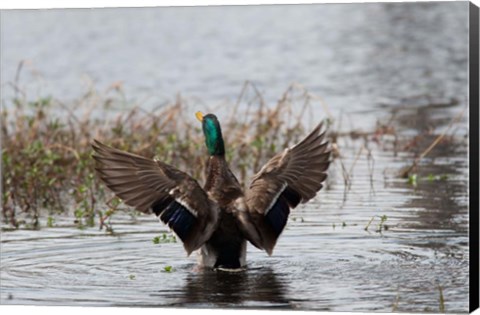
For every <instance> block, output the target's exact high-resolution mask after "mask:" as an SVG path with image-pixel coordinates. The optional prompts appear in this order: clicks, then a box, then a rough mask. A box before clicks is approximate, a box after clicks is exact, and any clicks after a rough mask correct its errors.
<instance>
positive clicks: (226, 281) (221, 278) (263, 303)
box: [158, 268, 290, 308]
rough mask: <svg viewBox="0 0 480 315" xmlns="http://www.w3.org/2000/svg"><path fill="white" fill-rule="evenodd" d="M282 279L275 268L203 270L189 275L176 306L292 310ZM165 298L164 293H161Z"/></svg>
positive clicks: (180, 291)
mask: <svg viewBox="0 0 480 315" xmlns="http://www.w3.org/2000/svg"><path fill="white" fill-rule="evenodd" d="M285 292H286V288H285V285H284V283H283V282H282V280H281V276H279V275H278V274H276V273H275V272H274V271H273V270H272V269H271V268H254V269H246V270H242V271H238V272H226V271H216V270H210V269H208V270H201V271H199V272H193V273H189V274H188V275H187V277H186V278H185V284H184V287H183V288H182V289H181V290H179V291H178V292H177V294H178V296H175V300H176V302H175V303H173V305H174V306H182V307H189V306H190V307H195V306H196V305H201V306H202V307H209V306H219V307H227V306H228V307H232V306H233V307H235V306H237V307H253V308H262V307H268V308H272V307H279V308H289V307H290V305H289V302H288V300H287V298H286V297H285ZM158 294H159V295H160V296H162V297H163V296H165V293H164V292H159V293H158ZM177 294H175V295H177Z"/></svg>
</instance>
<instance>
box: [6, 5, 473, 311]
mask: <svg viewBox="0 0 480 315" xmlns="http://www.w3.org/2000/svg"><path fill="white" fill-rule="evenodd" d="M467 8H468V4H467V3H444V4H433V3H431V4H365V5H318V6H295V7H293V6H268V7H266V6H260V7H232V8H223V7H211V8H168V9H165V8H162V9H134V10H127V9H122V10H113V9H107V10H78V11H64V10H50V11H23V12H20V11H17V12H14V11H11V12H3V13H2V35H3V36H2V41H3V45H2V58H3V59H2V76H3V78H4V80H5V82H7V81H13V80H14V76H15V71H16V66H17V64H18V62H19V60H20V59H29V60H31V62H30V63H29V64H28V65H27V67H26V69H27V70H28V71H26V72H22V80H23V82H24V83H25V86H27V87H28V86H35V89H32V88H29V89H31V90H28V91H27V93H28V95H30V97H34V95H36V94H37V93H39V94H40V95H44V94H49V93H51V94H52V95H55V97H57V98H60V99H65V100H68V99H74V98H76V97H78V96H79V95H81V94H82V93H83V92H84V91H85V85H84V84H83V83H82V82H83V81H82V75H87V76H88V77H90V78H91V79H92V80H93V82H94V84H95V86H96V87H97V88H99V89H100V90H105V89H107V88H108V86H110V85H111V84H112V83H113V82H115V81H117V80H123V81H124V88H125V90H126V95H128V97H131V98H133V99H136V100H145V99H147V98H148V99H147V100H146V101H144V103H143V106H145V107H148V106H154V105H155V104H157V103H158V102H161V101H163V100H164V99H165V98H167V99H168V98H173V97H174V94H175V92H176V91H180V92H182V94H185V95H187V96H188V97H191V98H192V99H195V98H200V99H202V100H203V101H204V102H205V103H213V104H215V103H219V102H221V101H222V100H223V99H232V100H235V98H236V97H237V96H238V94H239V91H240V89H241V86H242V84H243V82H244V81H245V80H246V79H251V80H253V81H254V82H255V83H256V84H257V85H258V86H259V87H260V89H261V90H262V92H263V93H264V95H265V99H266V100H267V101H268V102H270V103H272V102H274V101H275V100H276V99H277V98H278V97H279V96H280V95H281V93H282V92H283V91H284V90H285V88H286V87H287V86H288V84H290V83H291V82H292V81H297V82H299V83H301V84H303V85H305V86H306V87H307V88H308V89H309V90H310V91H312V92H314V93H316V94H318V95H320V96H322V98H323V99H324V100H325V102H326V103H327V104H328V106H329V108H330V110H331V111H332V114H333V115H334V117H339V116H340V117H342V118H341V120H342V126H343V129H347V130H350V129H359V130H363V131H369V130H373V129H374V127H375V122H376V121H377V120H381V121H383V122H386V121H388V118H389V117H390V116H391V115H392V114H393V113H396V114H395V119H394V120H393V122H392V124H393V126H394V127H395V128H396V130H397V132H398V136H399V142H398V144H397V146H395V145H394V144H395V141H394V138H393V136H384V137H382V138H380V140H379V141H378V142H375V141H369V142H368V143H367V144H368V148H369V149H371V153H372V157H373V160H374V163H373V164H371V163H370V162H371V160H370V162H369V160H368V159H367V155H366V152H367V151H366V150H367V149H366V148H365V149H364V150H363V151H362V154H361V155H360V156H359V158H358V160H357V159H356V155H357V153H358V152H359V150H360V148H361V147H362V145H364V142H363V140H362V139H351V138H349V137H345V138H340V139H339V145H340V148H341V150H342V151H341V152H342V156H343V158H342V161H343V163H344V164H345V166H346V168H347V170H350V168H351V169H352V177H351V178H352V182H351V189H350V190H348V191H346V190H345V186H344V182H343V177H342V170H341V165H340V161H339V160H338V159H337V160H335V163H334V164H333V165H332V167H331V168H330V170H329V179H328V185H327V187H326V189H324V190H322V191H321V192H320V193H319V194H318V196H317V198H316V199H315V200H313V201H312V202H310V203H308V204H306V205H304V206H301V207H299V208H298V209H296V210H295V211H294V212H293V213H292V215H291V217H290V220H289V222H288V225H287V228H286V230H285V231H284V233H283V235H282V236H281V238H280V240H279V242H278V244H277V246H276V248H275V250H274V254H273V255H272V256H271V257H269V256H267V255H266V254H265V253H263V252H260V251H259V250H257V249H255V248H253V247H252V246H249V248H248V254H247V261H248V269H247V270H245V271H242V272H239V273H234V274H231V273H224V272H214V271H200V270H197V269H196V268H195V266H196V258H195V257H193V256H194V255H192V257H189V258H186V257H185V253H184V251H183V248H182V246H181V244H180V243H164V244H153V242H152V239H153V237H155V236H158V235H161V234H162V233H163V232H166V231H167V230H166V229H165V227H164V226H163V225H160V224H159V223H158V222H157V221H156V219H155V218H154V217H150V216H140V217H138V218H136V219H132V218H131V217H129V216H127V215H124V216H122V215H117V216H115V217H114V222H113V227H114V231H115V234H114V235H113V236H111V235H108V234H106V233H105V232H104V231H98V230H97V229H96V228H89V229H85V230H79V229H76V228H75V227H74V226H73V222H72V220H73V219H72V218H71V217H70V218H69V217H65V218H61V217H59V218H57V220H56V226H55V227H53V228H44V229H42V230H40V231H28V230H21V231H13V232H9V231H3V232H2V235H1V236H2V238H1V254H2V255H1V266H2V269H1V274H0V279H1V287H0V301H1V303H4V304H42V305H102V306H104V305H129V306H176V307H202V308H205V307H217V306H220V307H244V308H287V309H315V310H331V311H387V312H388V311H392V310H396V311H430V312H438V311H439V308H440V306H441V305H440V289H439V288H441V290H442V292H443V296H444V300H445V305H444V306H445V310H446V311H447V312H454V313H458V312H466V311H467V309H468V267H469V265H468V261H469V250H468V191H467V187H468V161H467V142H468V139H467V138H465V137H466V134H467V131H468V127H467V124H466V118H467V117H463V119H462V120H461V124H459V125H457V126H456V127H455V128H454V136H453V137H447V138H448V139H446V141H443V142H441V143H440V144H439V145H438V146H437V147H436V148H435V149H434V150H433V151H432V152H431V154H430V155H429V156H428V157H427V158H426V159H425V160H424V161H423V162H422V164H421V168H420V169H419V172H418V183H417V186H416V187H414V186H413V185H411V184H409V183H408V181H407V180H406V179H402V178H399V177H398V176H396V172H398V171H399V170H400V169H401V168H402V167H404V166H406V165H408V164H409V163H410V162H411V161H412V160H413V158H414V157H415V156H416V155H418V153H419V152H421V151H423V149H424V148H425V147H427V146H428V145H429V144H430V143H431V141H433V139H434V138H435V136H436V135H438V133H439V132H441V131H443V130H444V128H445V127H446V125H447V124H448V123H449V121H450V119H451V118H452V117H453V115H456V114H457V113H459V112H460V111H461V110H462V108H463V107H464V106H465V105H466V102H467V78H468V76H467V75H468V73H467V56H468V55H467V51H468V50H467V46H466V45H467V38H468V37H467V35H468V34H467V14H468V11H467ZM80 26H81V27H80ZM247 26H249V27H247ZM119 35H121V36H119ZM33 69H34V70H35V71H37V72H32V70H33ZM36 73H41V75H42V77H43V79H42V80H40V81H39V77H38V75H37V74H36ZM29 83H30V84H29ZM4 87H5V86H4ZM38 87H40V88H38ZM37 89H39V90H37ZM4 91H5V92H6V93H5V94H3V97H4V100H3V101H4V102H5V99H7V98H8V97H9V96H11V95H12V94H13V92H12V91H11V90H9V89H7V88H4ZM9 93H10V94H9ZM7 106H8V104H7ZM316 114H318V116H319V117H320V116H321V114H322V112H321V109H320V108H319V109H316ZM428 130H431V132H432V134H428V133H426V131H428ZM450 134H452V133H451V132H450V133H449V135H450ZM417 135H423V136H422V137H419V138H418V139H417V140H418V141H417V146H416V149H415V150H413V151H408V150H406V149H405V146H406V145H407V144H409V143H410V142H411V141H412V139H413V138H414V137H415V136H417ZM370 140H372V139H371V138H370ZM352 165H353V166H352ZM430 174H434V175H437V176H442V175H447V178H446V179H443V180H431V179H429V175H430ZM381 216H386V218H387V220H386V221H385V223H384V224H385V225H387V229H385V228H383V229H382V232H381V233H380V232H376V230H377V229H378V226H379V223H380V217H381ZM372 217H373V218H374V220H373V221H372V222H371V224H370V226H369V228H368V230H365V227H366V226H367V224H368V223H369V221H370V220H371V218H372ZM3 224H4V223H3ZM43 226H45V222H43ZM3 227H5V225H3ZM166 266H172V268H173V272H165V271H164V267H166Z"/></svg>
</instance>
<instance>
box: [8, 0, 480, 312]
mask: <svg viewBox="0 0 480 315" xmlns="http://www.w3.org/2000/svg"><path fill="white" fill-rule="evenodd" d="M427 1H428V0H407V1H398V0H383V1H374V0H353V1H352V0H350V1H335V0H330V1H312V0H310V1H285V0H263V1H248V0H247V1H240V0H236V1H213V0H197V1H192V0H69V1H65V0H63V1H62V0H42V1H34V0H16V1H9V2H6V1H2V2H0V9H51V8H104V7H108V8H112V7H158V6H208V5H262V4H263V5H268V4H311V3H363V2H427ZM435 1H449V0H435ZM472 2H473V3H474V4H476V5H477V6H480V0H472ZM0 285H1V283H0ZM161 285H162V284H161V283H159V286H161ZM0 311H1V313H2V314H23V313H29V314H32V313H35V314H38V315H43V314H45V315H57V314H58V315H65V314H67V313H68V314H69V315H77V314H78V315H83V314H85V313H86V312H87V313H88V314H89V315H96V314H98V315H105V314H115V315H126V314H131V313H133V312H135V313H137V312H139V313H141V314H142V315H150V314H151V315H158V314H159V313H160V314H162V315H164V314H195V315H217V314H218V315H220V314H232V315H233V314H245V313H247V314H249V315H275V314H282V315H285V314H292V315H303V314H324V315H332V314H334V315H344V314H345V315H358V314H368V313H351V312H335V313H332V312H311V311H275V310H268V311H259V310H248V311H247V310H230V309H229V310H227V309H173V308H138V307H137V308H118V307H76V306H72V307H70V306H69V307H67V306H53V307H50V306H13V305H0ZM372 314H375V315H383V314H386V315H392V313H372ZM408 314H414V313H402V315H408ZM472 314H475V315H480V310H477V311H475V312H474V313H472Z"/></svg>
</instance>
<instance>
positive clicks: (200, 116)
mask: <svg viewBox="0 0 480 315" xmlns="http://www.w3.org/2000/svg"><path fill="white" fill-rule="evenodd" d="M195 116H196V117H197V119H198V120H199V121H203V114H202V112H196V113H195Z"/></svg>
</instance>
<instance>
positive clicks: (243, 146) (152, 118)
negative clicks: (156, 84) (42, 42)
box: [1, 82, 323, 232]
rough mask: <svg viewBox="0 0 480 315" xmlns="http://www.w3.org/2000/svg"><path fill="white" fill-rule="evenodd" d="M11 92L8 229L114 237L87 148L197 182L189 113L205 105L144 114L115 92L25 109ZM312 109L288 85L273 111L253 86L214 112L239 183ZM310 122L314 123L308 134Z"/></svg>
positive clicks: (112, 208)
mask: <svg viewBox="0 0 480 315" xmlns="http://www.w3.org/2000/svg"><path fill="white" fill-rule="evenodd" d="M14 87H15V91H16V92H15V97H14V98H13V99H12V100H11V104H4V106H3V107H4V110H3V111H2V115H1V126H2V127H1V136H2V138H1V139H2V170H3V172H2V188H3V191H2V217H3V220H4V222H5V223H7V224H8V225H10V226H11V227H14V228H19V227H22V228H27V229H38V228H40V220H39V218H40V217H41V216H44V217H48V219H47V224H46V226H48V227H53V226H54V223H55V216H56V215H59V214H62V215H64V214H66V215H69V216H72V217H73V219H74V223H75V224H76V225H77V227H78V228H85V227H93V226H96V225H97V224H98V226H99V227H100V228H101V229H102V228H105V230H106V231H107V232H113V227H112V225H111V222H110V217H111V216H112V215H113V214H114V213H115V212H116V211H118V210H126V208H125V206H122V203H121V201H120V200H118V199H116V198H115V197H114V196H113V195H112V194H111V193H110V192H109V191H108V190H106V189H105V188H104V185H103V184H102V183H101V182H100V181H99V180H98V177H97V176H96V174H95V171H94V161H93V159H92V158H91V155H92V149H91V143H92V141H93V139H98V140H100V141H102V142H104V143H106V144H108V145H110V146H113V147H115V148H118V149H121V150H124V151H128V152H132V153H135V154H139V155H142V156H145V157H150V158H153V157H156V158H158V159H161V160H162V161H165V162H167V163H169V164H172V165H173V166H175V167H177V168H179V169H181V170H183V171H185V172H187V173H189V174H191V175H192V176H193V177H194V178H196V179H197V180H199V181H200V182H203V179H204V178H203V176H204V175H203V169H204V164H205V161H206V156H207V154H206V149H205V148H204V138H203V133H202V131H201V124H200V123H199V122H198V121H196V120H195V119H194V113H195V111H196V110H201V111H203V112H209V109H208V108H205V106H199V105H198V104H193V105H194V106H192V103H191V101H190V100H185V99H183V98H182V97H181V96H180V95H178V96H177V97H176V98H175V100H173V101H172V102H169V103H164V104H161V105H159V106H157V107H155V108H153V109H151V110H145V109H144V108H143V106H142V105H141V104H136V103H135V102H129V101H128V100H127V98H126V97H125V94H124V93H123V90H122V87H121V85H114V86H112V87H111V88H110V89H109V90H107V92H106V93H105V94H103V95H102V94H101V93H99V92H98V91H95V90H93V89H92V90H89V91H87V93H85V95H84V96H83V97H82V98H80V99H78V100H74V101H71V102H69V103H68V104H65V103H63V102H62V101H60V100H58V99H55V98H54V97H51V96H47V97H38V98H36V99H35V100H33V101H31V100H29V98H28V97H27V96H26V95H25V93H23V92H22V89H20V88H19V87H18V83H15V84H14ZM314 102H317V104H313V103H314ZM318 102H319V101H318V99H315V98H314V97H313V96H312V95H311V94H309V93H308V91H307V90H306V89H304V88H303V87H302V86H299V85H291V86H290V87H288V89H287V90H286V91H285V93H283V94H282V96H281V98H280V100H279V101H278V102H277V104H274V106H267V104H266V103H265V101H264V99H263V97H262V94H261V93H260V92H259V91H258V89H257V87H256V86H255V85H253V84H252V83H250V82H246V83H245V84H244V86H243V88H242V90H241V93H240V95H239V97H238V99H237V101H236V103H234V104H227V103H226V104H221V108H220V109H218V111H219V112H222V114H220V115H218V116H219V119H220V121H221V124H222V130H223V134H224V138H225V142H226V143H227V144H228V145H227V146H226V150H227V151H226V158H227V160H228V162H229V163H230V167H231V168H232V170H233V171H234V172H235V173H236V174H237V176H238V178H239V180H240V182H241V183H242V184H244V185H245V184H246V183H247V181H248V178H249V177H250V176H251V175H252V174H253V173H254V172H256V171H258V170H259V169H260V168H261V166H262V165H263V164H264V163H265V162H266V161H267V160H268V159H269V158H271V157H272V156H273V155H274V154H275V153H278V152H280V151H281V150H283V149H284V148H285V147H288V146H291V145H292V144H294V143H295V142H297V141H298V140H299V139H300V138H301V137H302V136H304V135H305V133H306V132H307V131H308V130H306V129H307V128H306V127H305V125H306V121H307V117H312V116H313V115H311V111H312V106H318ZM321 106H323V105H321ZM294 109H295V110H294ZM213 112H214V113H216V111H213ZM225 113H226V114H225ZM313 123H318V121H316V122H311V126H308V127H309V128H311V127H313ZM128 211H132V210H131V209H130V210H128Z"/></svg>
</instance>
